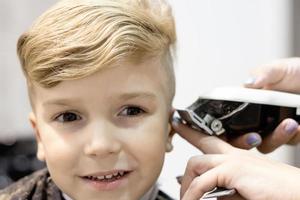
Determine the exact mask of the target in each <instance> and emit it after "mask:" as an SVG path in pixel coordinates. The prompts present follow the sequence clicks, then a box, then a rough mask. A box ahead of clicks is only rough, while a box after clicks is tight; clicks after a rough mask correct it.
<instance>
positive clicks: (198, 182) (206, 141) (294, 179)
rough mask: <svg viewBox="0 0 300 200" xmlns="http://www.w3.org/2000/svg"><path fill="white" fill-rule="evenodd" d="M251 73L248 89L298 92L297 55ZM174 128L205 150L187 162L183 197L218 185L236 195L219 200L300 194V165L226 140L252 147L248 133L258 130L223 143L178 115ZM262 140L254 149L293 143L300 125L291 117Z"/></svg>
mask: <svg viewBox="0 0 300 200" xmlns="http://www.w3.org/2000/svg"><path fill="white" fill-rule="evenodd" d="M253 77H254V78H253V81H252V82H251V83H248V84H246V87H251V88H257V89H271V90H279V91H286V92H293V93H298V94H300V79H299V77H300V59H299V58H291V59H283V60H280V61H276V62H274V63H271V64H269V65H265V66H262V67H259V68H257V69H255V70H254V72H253ZM290 123H292V124H293V125H294V130H292V131H291V130H290V132H287V129H286V127H287V125H291V124H290ZM172 126H173V129H174V131H175V132H176V133H178V134H179V135H180V136H181V137H183V138H184V139H185V140H187V141H188V142H189V143H191V144H192V145H194V146H195V147H197V148H198V149H199V150H201V151H202V152H203V153H205V154H204V155H201V156H194V157H192V158H191V159H190V160H189V162H188V164H187V167H186V171H185V174H184V176H183V179H182V186H181V199H183V200H194V199H195V200H198V199H199V198H201V197H203V195H204V193H205V192H208V191H210V190H212V189H213V188H214V187H216V186H219V187H226V188H235V189H236V191H237V194H235V195H234V196H230V197H226V198H225V197H224V198H220V199H223V200H224V199H228V200H229V199H230V200H241V199H251V200H269V199H270V200H271V199H272V200H281V199H289V200H296V199H299V198H300V191H299V187H300V183H299V180H300V169H298V168H296V167H293V166H290V165H286V164H283V163H280V162H276V161H273V160H270V159H269V158H266V157H264V156H262V155H257V154H254V153H253V152H249V151H246V150H242V149H238V148H236V147H233V146H231V145H230V144H229V143H231V144H233V145H234V146H237V147H241V148H244V149H250V148H252V147H253V146H250V145H249V144H247V137H248V136H249V135H250V134H256V133H248V134H245V135H243V136H241V137H239V138H237V139H235V140H232V141H229V143H227V142H228V141H227V142H225V141H226V138H223V140H221V138H217V137H213V136H208V135H206V134H203V133H200V132H199V131H196V130H194V129H191V128H189V127H188V126H186V125H184V124H182V123H181V122H180V121H178V120H176V119H175V120H173V123H172ZM256 135H257V134H256ZM257 136H259V135H257ZM260 140H261V142H260V144H258V145H259V146H258V147H257V148H258V150H260V151H261V152H263V153H268V152H271V151H273V150H275V149H276V148H278V147H279V146H281V145H283V144H286V143H287V144H297V143H299V142H300V128H299V125H298V124H297V123H296V122H295V121H294V120H292V119H286V120H283V121H282V123H281V124H279V125H278V127H277V128H276V129H275V130H274V131H273V133H270V134H269V136H267V137H266V138H264V139H262V138H260ZM283 184H284V185H283Z"/></svg>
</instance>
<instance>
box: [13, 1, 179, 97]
mask: <svg viewBox="0 0 300 200" xmlns="http://www.w3.org/2000/svg"><path fill="white" fill-rule="evenodd" d="M175 41H176V31H175V23H174V18H173V15H172V12H171V9H170V6H169V5H168V4H167V2H166V1H164V0H62V1H59V2H58V3H57V4H55V5H54V6H53V7H51V8H50V9H49V10H47V11H46V12H45V13H44V14H42V15H41V16H40V17H39V18H38V19H37V21H36V22H35V23H34V24H33V25H32V27H31V28H30V29H29V30H28V31H27V32H25V33H24V34H22V35H21V36H20V38H19V40H18V44H17V52H18V56H19V59H20V62H21V65H22V69H23V72H24V74H25V77H26V80H27V84H28V85H30V84H32V83H37V84H38V85H40V86H42V87H45V88H51V87H54V86H56V85H57V84H59V83H60V82H62V81H66V80H75V79H79V78H83V77H86V76H88V75H91V74H93V73H95V72H97V71H99V70H101V69H102V68H104V67H109V66H112V65H113V64H117V63H118V62H122V61H132V62H140V61H143V59H145V58H148V57H155V56H161V58H162V59H164V60H165V61H166V62H164V63H166V65H167V66H166V68H168V69H167V72H168V73H167V74H168V75H167V76H168V77H167V79H168V82H169V84H170V86H171V87H170V95H171V97H172V99H173V96H174V93H175V78H174V72H173V62H172V60H173V55H174V49H175Z"/></svg>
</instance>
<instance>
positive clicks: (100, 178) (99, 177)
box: [97, 176, 105, 180]
mask: <svg viewBox="0 0 300 200" xmlns="http://www.w3.org/2000/svg"><path fill="white" fill-rule="evenodd" d="M104 178H105V176H97V179H99V180H103V179H104Z"/></svg>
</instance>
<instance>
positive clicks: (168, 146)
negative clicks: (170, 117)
mask: <svg viewBox="0 0 300 200" xmlns="http://www.w3.org/2000/svg"><path fill="white" fill-rule="evenodd" d="M174 134H175V132H174V130H173V129H172V126H171V123H168V138H167V142H166V152H171V151H172V150H173V144H172V140H173V136H174Z"/></svg>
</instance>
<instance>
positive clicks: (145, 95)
mask: <svg viewBox="0 0 300 200" xmlns="http://www.w3.org/2000/svg"><path fill="white" fill-rule="evenodd" d="M119 98H120V99H122V100H129V99H134V98H149V99H153V100H154V99H156V95H155V94H154V93H151V92H132V93H124V94H121V95H120V96H119ZM79 101H80V100H75V99H72V100H70V99H54V100H49V101H46V102H44V103H43V106H49V105H62V106H67V105H68V104H69V103H74V102H79Z"/></svg>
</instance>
